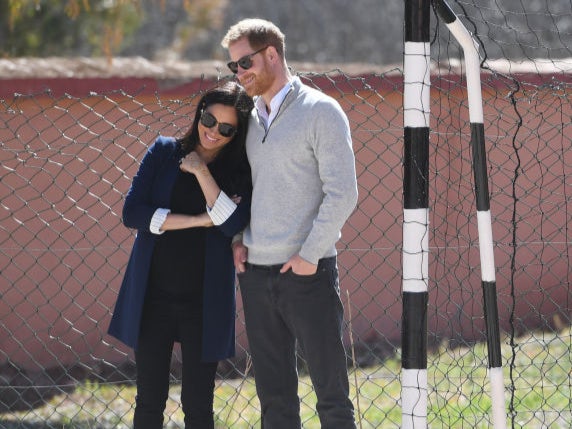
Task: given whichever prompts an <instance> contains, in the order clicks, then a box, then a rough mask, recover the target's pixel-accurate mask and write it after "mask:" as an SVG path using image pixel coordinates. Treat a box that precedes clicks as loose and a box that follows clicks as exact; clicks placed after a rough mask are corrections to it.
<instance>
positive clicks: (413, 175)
mask: <svg viewBox="0 0 572 429" xmlns="http://www.w3.org/2000/svg"><path fill="white" fill-rule="evenodd" d="M429 19H430V0H406V2H405V47H404V60H403V62H404V63H403V74H404V87H403V115H404V117H403V122H404V157H403V158H404V159H403V164H404V166H403V167H404V168H403V170H404V171H403V207H404V209H403V261H402V263H403V274H402V275H403V278H402V289H403V291H402V292H403V313H402V331H401V345H402V356H401V365H402V369H401V371H402V373H401V401H402V428H404V429H408V428H426V427H427V303H428V280H429V279H428V277H429V260H428V258H429V107H430V104H429V103H430V97H429V93H430V89H431V82H430V43H429Z"/></svg>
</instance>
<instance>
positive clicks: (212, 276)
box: [108, 137, 252, 361]
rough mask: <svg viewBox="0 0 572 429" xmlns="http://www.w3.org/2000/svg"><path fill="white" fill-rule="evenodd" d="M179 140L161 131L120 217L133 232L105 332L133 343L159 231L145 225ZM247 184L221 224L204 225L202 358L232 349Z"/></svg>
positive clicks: (174, 162) (172, 174)
mask: <svg viewBox="0 0 572 429" xmlns="http://www.w3.org/2000/svg"><path fill="white" fill-rule="evenodd" d="M181 156H182V152H181V148H180V145H179V144H178V143H177V142H176V140H175V139H174V138H170V137H159V138H157V140H156V141H155V143H154V144H153V145H152V146H151V147H150V148H149V150H148V151H147V154H146V155H145V157H144V158H143V161H142V162H141V166H140V167H139V171H138V173H137V175H136V176H135V177H134V178H133V183H132V185H131V189H130V190H129V192H128V194H127V196H126V198H125V205H124V207H123V223H124V224H125V226H127V227H128V228H136V229H137V236H136V238H135V242H134V244H133V249H132V251H131V256H130V257H129V262H128V264H127V268H126V271H125V276H124V278H123V282H122V284H121V289H120V290H119V295H118V297H117V302H116V304H115V311H114V313H113V317H112V318H111V323H110V325H109V330H108V332H109V334H110V335H112V336H114V337H116V338H117V339H119V340H120V341H122V342H123V343H125V344H126V345H128V346H129V347H132V348H136V346H137V339H138V335H139V326H140V322H141V314H142V312H143V304H144V300H145V291H146V289H147V283H148V277H149V269H150V266H151V257H152V255H153V249H154V247H155V242H156V239H157V237H158V236H157V235H156V234H153V233H151V232H150V230H149V225H150V223H151V218H152V217H153V214H154V213H155V210H156V209H157V208H160V207H162V208H168V207H169V205H170V200H171V191H172V189H173V185H174V184H175V180H176V178H177V174H178V172H179V164H178V163H179V159H180V158H181ZM251 192H252V190H251V189H244V190H242V192H240V193H239V195H240V196H241V197H242V200H241V202H240V204H239V205H238V207H237V209H236V210H235V211H234V213H233V214H232V215H231V216H230V217H229V218H228V219H227V220H226V221H225V222H224V223H223V224H222V225H219V226H215V227H211V228H207V233H206V240H205V242H206V249H205V254H206V259H205V272H204V289H203V350H202V354H203V360H204V361H217V360H221V359H226V358H228V357H232V356H234V353H235V330H234V324H235V314H236V301H235V272H234V263H233V258H232V250H231V241H232V237H233V235H235V234H236V233H237V232H240V231H241V230H242V229H243V228H244V227H245V226H246V224H247V222H248V220H249V217H250V197H251Z"/></svg>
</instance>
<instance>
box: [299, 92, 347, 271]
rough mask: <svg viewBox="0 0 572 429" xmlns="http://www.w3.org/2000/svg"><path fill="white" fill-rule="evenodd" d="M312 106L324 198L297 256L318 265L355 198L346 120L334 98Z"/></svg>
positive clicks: (333, 240) (338, 232)
mask: <svg viewBox="0 0 572 429" xmlns="http://www.w3.org/2000/svg"><path fill="white" fill-rule="evenodd" d="M318 107H319V108H315V112H316V115H315V119H316V120H315V121H314V126H315V128H314V135H315V137H314V155H315V157H316V159H317V162H318V171H319V176H320V180H321V182H322V191H323V193H324V197H323V200H322V203H321V204H320V207H319V209H318V214H317V216H316V218H315V219H314V222H313V225H312V228H311V230H310V233H309V234H308V236H307V238H306V240H305V241H304V243H303V244H302V247H301V249H300V252H299V254H300V256H301V257H302V258H304V259H305V260H307V261H309V262H311V263H313V264H317V263H318V260H319V259H320V258H321V257H322V256H323V255H324V254H325V252H326V251H327V250H328V249H329V248H331V247H332V246H334V245H335V243H336V242H337V241H338V240H339V238H340V231H341V229H342V227H343V225H344V223H345V222H346V220H347V219H348V217H349V216H350V214H351V213H352V212H353V210H354V208H355V206H356V203H357V198H358V191H357V179H356V171H355V158H354V153H353V148H352V140H351V134H350V127H349V122H348V119H347V117H346V115H345V113H344V112H343V110H342V109H341V107H340V106H339V104H338V103H337V102H336V101H334V100H327V101H322V102H320V103H319V105H318Z"/></svg>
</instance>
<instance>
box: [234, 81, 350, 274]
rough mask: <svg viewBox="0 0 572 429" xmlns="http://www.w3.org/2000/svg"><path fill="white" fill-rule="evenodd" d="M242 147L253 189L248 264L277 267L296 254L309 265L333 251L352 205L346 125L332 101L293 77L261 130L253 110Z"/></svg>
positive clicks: (246, 235) (246, 238)
mask: <svg viewBox="0 0 572 429" xmlns="http://www.w3.org/2000/svg"><path fill="white" fill-rule="evenodd" d="M246 149H247V153H248V159H249V161H250V165H251V168H252V181H253V187H254V188H253V194H252V209H251V220H250V225H249V226H248V227H247V228H246V230H245V231H244V237H243V242H244V244H245V246H246V247H247V248H248V261H249V262H250V263H253V264H260V265H274V264H282V263H285V262H286V261H288V259H290V257H292V256H293V255H295V254H297V253H298V254H299V255H300V256H301V257H302V258H304V259H305V260H307V261H309V262H311V263H313V264H317V263H318V260H319V259H320V258H324V257H328V256H334V255H336V253H337V252H336V247H335V245H336V242H337V241H338V240H339V238H340V236H341V233H340V231H341V229H342V226H343V225H344V223H345V221H346V220H347V218H348V217H349V215H350V214H351V213H352V211H353V209H354V208H355V205H356V203H357V182H356V172H355V159H354V153H353V150H352V141H351V135H350V128H349V123H348V119H347V117H346V115H345V113H344V112H343V110H342V109H341V107H340V105H339V104H338V102H337V101H336V100H334V99H333V98H332V97H330V96H328V95H326V94H324V93H322V92H320V91H318V90H316V89H313V88H310V87H309V86H307V85H304V84H302V82H301V81H300V79H299V78H297V77H296V78H294V79H293V81H292V89H291V90H290V92H289V93H288V94H287V95H286V98H285V99H284V102H283V103H282V105H281V106H280V108H279V110H278V113H277V116H276V117H275V118H274V120H273V121H272V123H271V124H270V127H269V129H268V130H266V129H265V127H264V125H263V123H262V121H260V120H259V118H258V115H257V112H256V109H254V110H253V113H252V117H251V119H250V126H249V130H248V136H247V141H246Z"/></svg>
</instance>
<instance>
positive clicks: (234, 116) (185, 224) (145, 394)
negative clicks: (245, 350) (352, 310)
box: [109, 82, 253, 429]
mask: <svg viewBox="0 0 572 429" xmlns="http://www.w3.org/2000/svg"><path fill="white" fill-rule="evenodd" d="M252 108H253V102H252V99H251V98H250V97H248V96H247V95H246V93H245V92H244V90H243V88H242V87H241V86H239V85H238V84H237V83H235V82H228V83H226V84H224V85H223V86H220V87H217V88H214V89H212V90H210V91H208V92H207V93H205V95H204V96H203V97H202V98H201V100H200V101H199V105H198V108H197V112H196V114H195V119H194V122H193V125H192V127H191V129H190V130H189V132H188V133H187V134H186V135H185V136H184V137H183V138H182V139H180V140H176V139H174V138H169V137H161V136H160V137H159V138H158V139H157V140H156V141H155V143H154V144H153V145H152V146H151V147H150V148H149V150H148V152H147V154H146V155H145V157H144V158H143V161H142V162H141V166H140V168H139V171H138V173H137V175H136V176H135V177H134V179H133V183H132V185H131V189H130V190H129V192H128V194H127V197H126V199H125V205H124V208H123V223H124V224H125V226H127V227H129V228H136V229H137V237H136V239H135V242H134V245H133V250H132V253H131V256H130V259H129V263H128V265H127V269H126V273H125V277H124V280H123V283H122V285H121V289H120V291H119V296H118V298H117V303H116V306H115V311H114V314H113V317H112V320H111V324H110V327H109V333H110V334H111V335H113V336H114V337H116V338H118V339H119V340H121V341H122V342H123V343H125V344H126V345H128V346H130V347H132V348H134V349H135V363H136V366H137V398H136V406H135V416H134V427H135V428H136V429H142V428H161V427H163V412H164V409H165V404H166V400H167V397H168V391H169V374H170V363H171V355H172V349H173V344H174V342H175V341H178V342H180V344H181V353H182V360H183V370H182V392H181V403H182V408H183V411H184V413H185V426H186V427H187V428H193V429H194V428H201V429H202V428H213V427H214V422H213V395H214V380H215V375H216V369H217V364H218V361H219V360H221V359H226V358H228V357H232V356H233V355H234V322H235V288H234V279H235V278H234V265H233V259H232V251H231V240H232V236H233V235H234V234H236V233H237V232H239V231H241V230H242V229H243V228H244V226H245V225H246V223H247V222H248V219H249V216H250V194H251V188H252V184H251V178H250V168H249V165H248V161H247V159H246V152H245V146H244V143H245V138H246V132H247V127H248V116H249V113H250V111H251V110H252Z"/></svg>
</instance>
